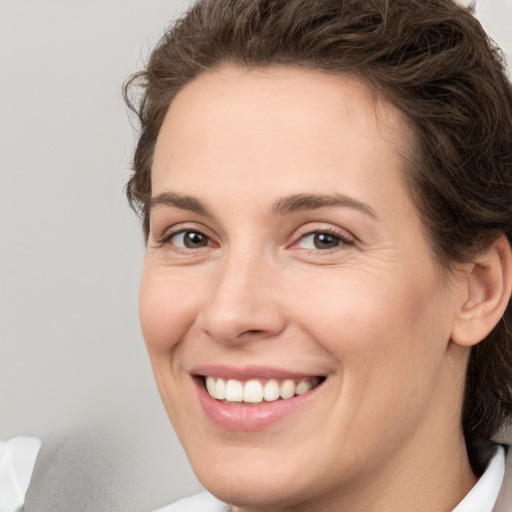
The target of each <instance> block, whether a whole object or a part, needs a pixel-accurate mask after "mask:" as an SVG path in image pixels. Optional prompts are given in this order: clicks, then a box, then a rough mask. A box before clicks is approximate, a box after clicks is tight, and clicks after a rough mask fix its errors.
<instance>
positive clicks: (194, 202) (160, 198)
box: [149, 192, 211, 217]
mask: <svg viewBox="0 0 512 512" xmlns="http://www.w3.org/2000/svg"><path fill="white" fill-rule="evenodd" d="M157 206H175V207H176V208H180V209H182V210H188V211H191V212H194V213H197V214H199V215H204V216H209V217H211V213H210V211H209V210H208V208H206V206H205V205H204V204H203V203H202V202H201V201H199V199H196V198H195V197H192V196H185V195H182V194H176V193H174V192H164V193H162V194H158V195H157V196H155V197H152V198H151V200H150V203H149V208H150V210H152V209H153V208H156V207H157Z"/></svg>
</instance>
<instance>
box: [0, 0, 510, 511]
mask: <svg viewBox="0 0 512 512" xmlns="http://www.w3.org/2000/svg"><path fill="white" fill-rule="evenodd" d="M187 3H188V2H186V1H179V0H87V1H78V0H3V1H1V0H0V237H1V238H0V248H1V253H0V439H5V438H8V437H10V436H14V435H19V434H31V435H38V436H43V437H44V436H46V435H48V434H49V433H52V432H55V431H59V430H63V431H66V430H73V429H83V428H84V426H90V427H91V428H92V429H94V428H105V429H106V430H109V431H113V432H117V433H118V435H119V437H120V439H122V441H123V443H124V444H125V446H126V447H127V450H129V451H130V452H131V453H132V454H133V457H134V460H136V461H137V463H138V469H137V470H136V471H135V473H134V476H133V478H137V479H138V478H140V482H142V483H143V485H142V486H143V487H144V486H145V488H146V489H147V493H148V495H150V498H149V499H148V500H149V501H148V509H150V508H151V507H153V506H157V505H161V504H163V503H165V501H166V500H168V499H170V498H172V497H173V496H176V495H184V494H187V493H188V492H190V491H192V490H194V489H196V488H198V484H197V482H196V481H195V479H194V478H193V476H192V473H191V471H190V469H188V466H187V463H186V459H185V457H184V455H183V452H182V451H181V448H180V447H179V445H178V443H177V440H176V438H175V436H174V434H173V432H172V429H171V427H170V425H169V424H168V420H167V417H166V415H165V412H164V410H163V407H162V406H161V404H160V400H159V398H158V396H157V392H156V388H155V386H154V383H153V377H152V374H151V370H150V366H149V363H148V359H147V356H146V353H145V349H144V345H143V340H142V337H141V334H140V330H139V326H138V313H137V288H138V279H139V277H138V276H139V271H140V267H141V263H142V258H143V250H144V247H143V241H142V236H141V234H140V228H139V225H138V222H137V220H136V219H135V216H134V214H133V213H132V212H131V211H130V210H129V208H128V206H127V203H126V200H125V197H124V192H123V187H124V184H125V182H126V180H127V177H128V174H129V170H128V169H129V165H130V159H131V151H132V149H133V144H134V138H135V135H134V132H133V130H132V127H131V126H130V124H129V122H128V117H127V113H126V108H125V106H124V104H123V101H122V98H121V93H120V90H121V84H122V82H123V80H124V79H125V78H126V77H127V76H128V75H129V74H130V73H131V72H133V71H135V70H136V69H138V68H139V67H140V66H141V63H142V61H143V59H144V58H145V57H146V56H147V53H148V50H149V48H151V47H152V45H153V44H154V43H155V42H156V41H157V40H158V38H159V36H160V34H161V32H162V29H163V27H164V26H165V25H166V24H167V22H168V20H169V19H170V18H171V17H173V16H175V15H176V14H177V13H179V12H180V11H181V10H182V9H183V7H184V6H185V5H186V4H187ZM477 13H478V15H479V16H480V18H481V20H482V22H483V23H484V25H485V26H486V28H487V29H488V30H489V32H490V33H491V35H492V36H493V37H494V38H495V39H496V40H497V41H498V42H499V43H500V44H501V45H502V46H503V47H504V48H505V49H507V50H508V52H509V54H512V28H511V27H512V0H479V1H478V2H477ZM148 472H149V473H150V474H151V476H148Z"/></svg>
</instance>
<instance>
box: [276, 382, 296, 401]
mask: <svg viewBox="0 0 512 512" xmlns="http://www.w3.org/2000/svg"><path fill="white" fill-rule="evenodd" d="M294 395H295V382H293V380H291V379H287V380H283V382H281V385H280V386H279V396H280V397H281V398H284V399H285V400H286V399H287V398H291V397H292V396H294Z"/></svg>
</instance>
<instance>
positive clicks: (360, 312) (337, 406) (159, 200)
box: [127, 0, 512, 512]
mask: <svg viewBox="0 0 512 512" xmlns="http://www.w3.org/2000/svg"><path fill="white" fill-rule="evenodd" d="M134 84H142V86H143V96H142V101H141V102H140V104H139V105H138V106H136V107H134V108H135V109H137V108H138V110H137V112H138V114H139V116H140V121H141V127H142V131H141V135H140V139H139V142H138V146H137V149H136V153H135V158H134V174H133V176H132V178H131V180H130V182H129V184H128V189H127V191H128V197H129V199H130V201H131V203H132V205H133V206H134V207H135V208H136V209H137V210H138V211H139V212H140V214H141V216H142V219H143V226H144V231H145V235H146V239H147V251H146V258H145V263H144V269H143V274H142V283H141V293H140V314H141V325H142V329H143V334H144V337H145V341H146V344H147V348H148V352H149V356H150V359H151V363H152V366H153V370H154V374H155V378H156V382H157V386H158V389H159V391H160V394H161V397H162V400H163V403H164V406H165V408H166V410H167V412H168V415H169V417H170V419H171V421H172V423H173V425H174V428H175V429H176V432H177V434H178V436H179V438H180V440H181V442H182V444H183V446H184V448H185V450H186V452H187V455H188V457H189V459H190V462H191V464H192V467H193V469H194V471H195V472H196V474H197V476H198V478H199V480H200V481H201V482H202V483H203V485H204V486H205V487H206V488H207V489H208V490H209V491H210V492H211V493H212V494H213V495H214V496H216V497H217V498H218V499H219V500H220V502H217V501H216V500H214V503H212V504H211V507H212V508H211V510H223V509H224V505H222V504H221V503H225V504H229V506H230V507H232V509H233V510H236V511H240V512H241V511H262V510H272V511H278V510H294V511H299V510H308V511H312V510H322V511H331V510H332V511H339V510H343V511H361V510H364V511H366V512H368V511H386V510H390V511H393V512H400V511H411V510H425V511H427V510H428V511H449V510H456V511H457V512H461V511H464V510H478V511H481V512H485V511H491V510H499V511H502V510H509V509H510V507H512V501H508V500H510V495H508V497H507V494H506V493H507V492H508V493H510V488H507V484H506V483H504V482H506V478H510V475H508V477H506V478H505V480H504V473H505V452H506V448H504V447H502V446H497V445H493V444H491V438H492V437H493V435H495V434H496V432H497V431H499V429H502V428H504V427H505V426H506V425H507V423H508V422H509V420H510V417H511V415H512V386H511V383H512V341H511V338H510V333H509V328H508V322H509V318H510V314H511V313H510V307H509V305H508V303H509V297H510V293H511V287H512V257H511V250H510V244H509V240H510V237H511V235H512V91H511V85H510V83H509V81H508V79H507V77H506V75H505V73H504V70H503V65H502V63H501V61H500V58H499V54H498V52H497V50H496V49H495V48H494V47H493V46H492V44H491V42H490V41H489V40H488V38H487V37H486V35H485V33H484V32H483V30H482V28H481V27H480V25H479V24H478V22H477V21H475V19H474V18H473V17H472V16H471V14H470V13H469V12H468V11H467V10H466V9H464V8H462V7H460V6H458V5H457V4H456V3H454V2H453V1H451V0H435V1H434V0H433V1H430V2H420V1H417V0H398V1H393V2H390V1H386V0H372V1H370V2H361V1H360V0H317V1H314V2H312V1H310V0H276V1H272V2H270V1H267V0H237V1H236V2H235V1H232V0H209V1H203V2H199V3H197V4H196V5H194V6H193V7H192V8H191V9H190V10H189V11H188V12H187V13H186V14H185V16H184V17H183V18H182V19H181V20H179V21H178V22H177V23H176V24H175V25H174V26H173V27H171V29H170V30H169V31H168V33H167V34H166V36H165V37H164V39H163V40H162V41H161V43H160V44H159V45H158V47H157V48H156V49H155V50H154V52H153V54H152V56H151V58H150V60H149V63H148V66H147V69H146V70H145V71H143V72H141V73H140V74H139V75H138V76H136V77H134V78H133V79H132V81H131V82H130V83H129V84H128V86H127V87H128V89H129V88H130V87H131V86H133V85H134ZM500 489H501V490H500ZM507 489H508V490H507ZM500 493H501V495H500V497H499V498H498V495H499V494H500ZM193 500H199V503H203V504H202V505H197V504H195V505H194V503H196V501H187V500H185V501H183V502H181V503H180V504H178V505H176V506H175V507H174V508H173V506H171V507H169V508H167V509H165V510H169V511H170V510H186V509H187V508H186V507H187V506H190V507H196V508H191V509H194V510H207V507H209V506H210V505H207V503H211V501H209V500H211V498H209V497H208V495H203V496H200V497H199V498H193ZM201 500H203V501H201ZM226 506H227V505H226ZM493 507H494V508H493ZM507 507H508V508H507Z"/></svg>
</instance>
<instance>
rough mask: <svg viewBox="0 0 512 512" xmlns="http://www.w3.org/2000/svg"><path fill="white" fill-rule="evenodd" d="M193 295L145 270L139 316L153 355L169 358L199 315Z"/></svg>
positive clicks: (173, 282)
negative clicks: (168, 355)
mask: <svg viewBox="0 0 512 512" xmlns="http://www.w3.org/2000/svg"><path fill="white" fill-rule="evenodd" d="M193 296H194V295H193V294H190V293H184V291H183V290H182V289H181V288H180V286H179V283H176V281H175V280H171V279H169V277H166V276H165V275H164V274H162V275H160V273H158V272H155V271H152V270H151V269H146V268H145V269H144V270H143V273H142V279H141V284H140V293H139V315H140V324H141V328H142V334H143V336H144V340H145V342H146V346H147V348H148V351H149V354H150V356H154V355H167V354H168V353H169V352H170V351H172V350H173V349H174V347H175V346H176V345H177V344H178V343H179V342H180V340H181V339H182V338H183V336H184V335H185V333H186V332H187V330H188V329H189V327H190V325H191V324H192V323H193V322H194V319H195V316H196V309H197V307H196V305H195V304H194V303H193V300H191V299H193Z"/></svg>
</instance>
